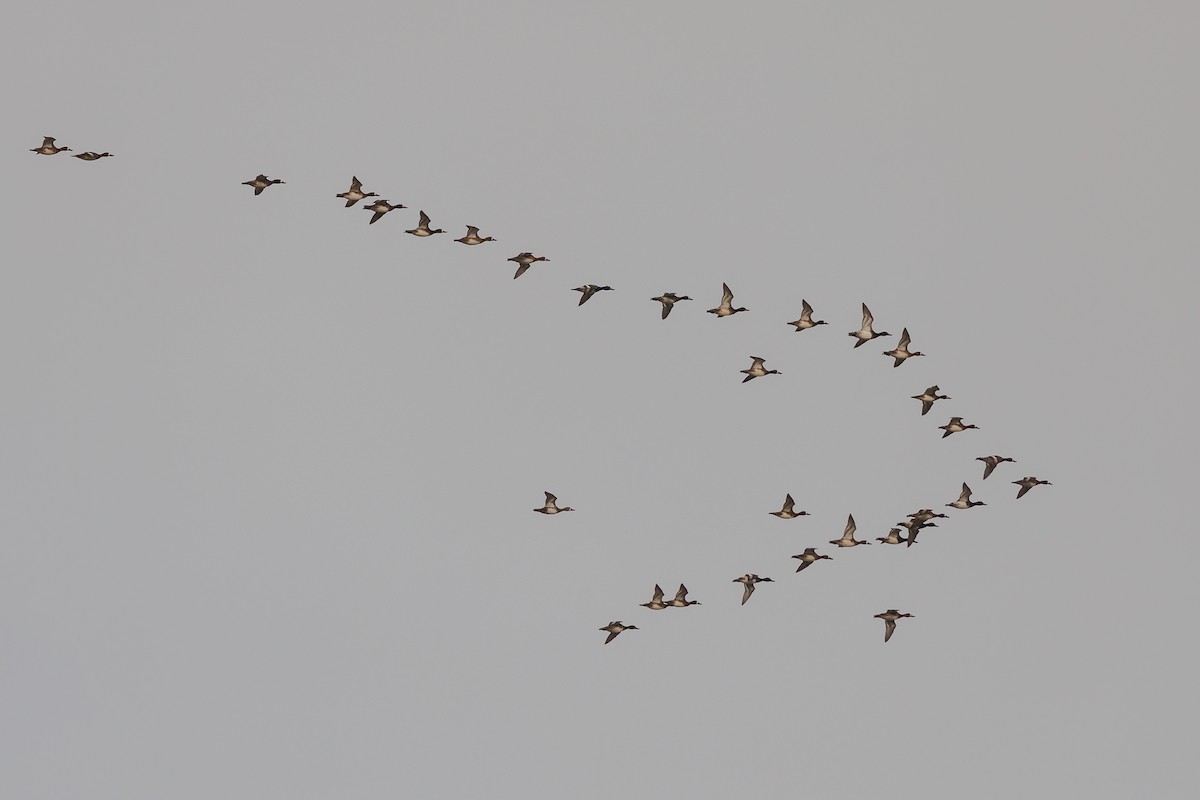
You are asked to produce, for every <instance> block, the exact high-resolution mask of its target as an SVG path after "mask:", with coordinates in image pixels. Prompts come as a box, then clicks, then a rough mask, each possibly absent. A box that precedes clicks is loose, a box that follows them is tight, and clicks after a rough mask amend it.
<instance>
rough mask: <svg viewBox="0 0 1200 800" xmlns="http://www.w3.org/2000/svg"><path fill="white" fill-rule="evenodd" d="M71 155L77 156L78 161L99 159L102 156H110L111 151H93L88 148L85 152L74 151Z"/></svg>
mask: <svg viewBox="0 0 1200 800" xmlns="http://www.w3.org/2000/svg"><path fill="white" fill-rule="evenodd" d="M71 157H72V158H78V159H79V160H80V161H99V160H100V159H102V158H112V153H94V152H92V151H91V150H88V151H87V152H86V153H76V154H75V155H73V156H71Z"/></svg>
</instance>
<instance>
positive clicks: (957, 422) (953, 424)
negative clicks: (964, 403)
mask: <svg viewBox="0 0 1200 800" xmlns="http://www.w3.org/2000/svg"><path fill="white" fill-rule="evenodd" d="M938 428H939V429H941V430H943V431H945V433H943V434H942V438H943V439H945V438H946V437H947V436H949V435H950V434H952V433H958V432H959V431H965V430H970V429H972V428H974V429H976V430H978V429H979V426H978V425H963V421H962V417H951V418H950V421H949V422H947V423H946V424H945V425H939V426H938Z"/></svg>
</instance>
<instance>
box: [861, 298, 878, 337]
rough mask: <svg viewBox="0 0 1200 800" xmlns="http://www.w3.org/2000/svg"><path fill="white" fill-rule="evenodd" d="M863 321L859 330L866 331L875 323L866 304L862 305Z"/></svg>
mask: <svg viewBox="0 0 1200 800" xmlns="http://www.w3.org/2000/svg"><path fill="white" fill-rule="evenodd" d="M862 307H863V320H862V328H861V330H866V329H867V328H869V327H871V323H873V322H874V321H875V317H873V316H871V309H869V308H867V304H866V303H863V304H862Z"/></svg>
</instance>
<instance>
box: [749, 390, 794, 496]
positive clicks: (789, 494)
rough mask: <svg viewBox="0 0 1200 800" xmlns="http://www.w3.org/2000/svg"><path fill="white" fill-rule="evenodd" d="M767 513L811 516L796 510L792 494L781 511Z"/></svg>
mask: <svg viewBox="0 0 1200 800" xmlns="http://www.w3.org/2000/svg"><path fill="white" fill-rule="evenodd" d="M742 383H745V381H742ZM767 513H768V514H770V515H771V516H773V517H779V518H780V519H795V518H796V517H807V516H811V515H810V514H809V513H808V512H807V511H797V510H796V501H795V500H793V499H792V496H791V495H790V494H789V495H788V496H787V497H785V498H784V499H783V508H781V509H779V510H778V511H768V512H767Z"/></svg>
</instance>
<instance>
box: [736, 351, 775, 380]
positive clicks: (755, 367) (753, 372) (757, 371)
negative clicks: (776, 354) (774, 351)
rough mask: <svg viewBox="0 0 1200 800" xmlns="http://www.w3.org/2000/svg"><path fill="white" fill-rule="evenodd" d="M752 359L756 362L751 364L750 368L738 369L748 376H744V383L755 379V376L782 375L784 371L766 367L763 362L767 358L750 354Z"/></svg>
mask: <svg viewBox="0 0 1200 800" xmlns="http://www.w3.org/2000/svg"><path fill="white" fill-rule="evenodd" d="M750 359H751V360H752V361H753V362H754V363H752V364H751V365H750V369H740V370H738V372H740V373H742V374H743V375H745V376H746V377H744V378H742V383H745V382H746V381H750V380H754V379H755V378H761V377H762V376H763V375H782V374H783V373H782V372H780V371H779V370H777V369H764V368H763V362H764V361H766V359H765V358H759V357H758V356H750Z"/></svg>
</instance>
